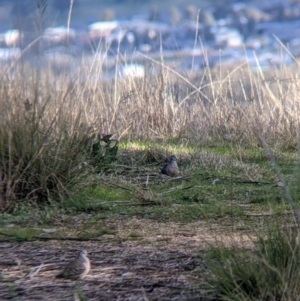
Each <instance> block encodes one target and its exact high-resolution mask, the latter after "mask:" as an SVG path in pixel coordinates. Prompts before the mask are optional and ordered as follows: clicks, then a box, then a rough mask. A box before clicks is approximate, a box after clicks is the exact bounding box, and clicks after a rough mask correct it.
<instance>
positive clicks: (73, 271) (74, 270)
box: [56, 250, 91, 280]
mask: <svg viewBox="0 0 300 301" xmlns="http://www.w3.org/2000/svg"><path fill="white" fill-rule="evenodd" d="M90 269H91V263H90V260H89V259H88V257H87V251H86V250H82V251H80V252H79V253H78V255H77V257H76V258H75V259H73V260H71V261H70V262H69V263H68V264H67V265H66V266H65V267H64V269H63V270H62V272H61V273H60V274H58V275H57V276H56V277H57V278H68V279H72V280H77V279H83V278H84V277H85V276H86V275H87V274H88V273H89V271H90Z"/></svg>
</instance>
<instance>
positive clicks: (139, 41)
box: [0, 0, 300, 75]
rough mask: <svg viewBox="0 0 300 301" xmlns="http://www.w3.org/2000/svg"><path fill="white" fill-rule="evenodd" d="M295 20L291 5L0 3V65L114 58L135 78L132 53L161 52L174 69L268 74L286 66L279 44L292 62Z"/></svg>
mask: <svg viewBox="0 0 300 301" xmlns="http://www.w3.org/2000/svg"><path fill="white" fill-rule="evenodd" d="M299 17H300V1H297V0H272V1H263V0H261V1H234V0H228V1H222V0H213V1H208V0H200V1H196V0H194V1H193V0H189V1H184V0H164V1H151V0H110V1H109V0H106V1H104V0H103V1H101V0H98V1H96V0H74V1H73V0H37V1H35V0H0V61H1V62H2V63H5V64H7V63H10V62H11V60H14V59H15V58H17V57H19V56H20V55H22V58H24V59H26V60H28V61H30V62H32V63H33V64H35V58H36V55H37V54H39V56H40V57H42V58H43V60H44V61H43V62H42V60H40V62H39V66H40V65H41V64H42V65H43V64H44V65H45V64H46V65H47V64H49V63H50V64H51V68H53V70H54V71H55V72H58V73H59V72H60V71H61V70H62V69H64V67H67V68H71V67H72V66H71V64H72V63H71V62H70V61H71V60H73V62H74V59H76V58H80V57H82V56H83V55H87V56H89V55H92V56H94V55H95V54H97V55H104V56H105V57H106V58H108V59H111V58H115V57H116V56H119V55H121V56H122V58H123V60H124V64H127V63H128V62H129V61H130V62H131V63H133V62H134V63H135V64H137V65H135V67H134V69H132V68H131V69H130V68H129V69H128V70H129V71H128V70H127V71H124V72H125V74H126V72H129V73H130V72H134V73H137V75H138V74H140V75H142V74H143V66H138V64H139V63H140V59H141V57H140V54H144V55H147V56H151V57H153V58H155V57H156V56H159V55H160V53H161V51H162V52H163V53H164V56H165V57H166V59H168V60H171V61H172V63H173V65H172V66H173V67H174V68H176V69H178V70H187V69H188V70H191V69H193V70H195V71H197V70H201V69H202V68H204V67H205V66H206V65H207V64H209V65H210V67H213V66H215V65H216V64H219V63H220V61H221V62H222V64H231V63H236V62H243V61H244V60H245V59H246V60H247V61H248V62H250V64H252V65H253V67H254V65H255V64H256V62H257V58H258V59H259V62H260V63H261V66H262V67H263V68H268V67H270V66H280V65H281V64H285V65H286V64H290V63H292V62H293V60H292V59H291V56H290V55H289V56H287V55H283V54H282V51H279V50H280V49H282V47H283V45H284V47H288V49H289V51H290V53H291V54H292V56H294V58H297V57H298V55H299V45H300V39H299V37H300V19H299ZM24 49H26V52H24ZM220 51H221V53H220ZM254 51H255V53H256V56H257V57H255V56H254V55H253V53H254ZM125 57H126V58H125ZM114 64H115V61H113V60H112V61H109V60H108V62H107V65H106V67H107V68H108V69H107V70H109V69H110V68H111V67H112V66H113V65H114ZM73 67H74V66H73ZM139 68H141V69H139ZM132 70H133V71H132Z"/></svg>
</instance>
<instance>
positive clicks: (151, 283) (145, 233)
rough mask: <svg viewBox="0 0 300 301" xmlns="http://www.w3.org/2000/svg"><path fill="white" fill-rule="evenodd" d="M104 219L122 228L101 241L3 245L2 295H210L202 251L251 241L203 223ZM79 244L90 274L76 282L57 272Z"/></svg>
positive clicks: (168, 297) (124, 297)
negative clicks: (61, 276)
mask: <svg viewBox="0 0 300 301" xmlns="http://www.w3.org/2000/svg"><path fill="white" fill-rule="evenodd" d="M106 224H110V226H114V227H115V228H116V229H117V232H116V234H115V235H114V236H110V235H106V236H104V237H103V236H102V237H101V238H100V239H101V240H102V239H103V241H84V242H76V241H68V240H65V241H55V240H53V241H46V242H44V241H33V242H9V243H7V242H6V243H1V244H0V251H1V255H0V269H1V270H2V272H1V274H0V275H2V277H1V278H0V279H1V280H0V299H1V300H11V299H13V300H25V301H27V300H28V301H29V300H30V301H35V300H57V301H60V300H73V301H74V300H97V301H99V300H100V301H101V300H141V301H142V300H145V301H147V300H157V301H158V300H159V301H162V300H213V299H212V296H211V295H210V296H208V295H207V293H206V292H205V290H204V289H203V288H204V287H205V286H206V285H205V281H204V279H203V277H202V275H203V274H204V273H207V272H208V271H207V267H206V265H205V260H204V258H203V256H202V255H201V254H203V250H205V249H206V248H207V246H209V245H212V244H213V243H216V242H220V241H222V242H223V243H225V244H227V245H232V244H235V245H238V246H242V245H243V246H244V247H245V246H246V247H249V246H250V247H251V240H250V239H249V237H248V236H243V235H239V234H238V233H233V232H232V233H230V235H229V234H228V231H227V232H226V231H224V229H220V227H218V225H213V224H210V225H209V226H208V224H207V223H205V222H197V223H192V224H188V225H183V224H176V223H160V222H156V221H149V220H142V219H134V218H131V219H125V218H124V219H120V220H118V221H107V220H106ZM116 238H117V239H116ZM125 238H126V240H125ZM130 238H131V239H132V240H129V239H130ZM79 249H86V250H87V251H88V254H89V258H90V260H91V264H92V270H91V272H90V273H89V275H88V276H87V277H86V278H84V279H83V280H80V281H78V282H74V281H69V280H61V279H57V278H55V275H56V274H58V273H59V271H60V268H61V267H62V266H63V265H64V264H65V263H66V262H67V261H69V260H70V259H71V258H73V257H74V256H75V254H76V253H77V251H78V250H79ZM201 250H202V251H201ZM80 296H84V297H85V298H86V299H84V298H81V299H80ZM215 300H217V299H215Z"/></svg>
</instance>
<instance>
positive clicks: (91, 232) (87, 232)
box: [79, 227, 116, 239]
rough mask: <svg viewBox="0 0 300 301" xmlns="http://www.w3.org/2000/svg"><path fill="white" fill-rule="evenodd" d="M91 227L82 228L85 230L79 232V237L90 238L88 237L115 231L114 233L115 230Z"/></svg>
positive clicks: (112, 233)
mask: <svg viewBox="0 0 300 301" xmlns="http://www.w3.org/2000/svg"><path fill="white" fill-rule="evenodd" d="M93 228H94V227H93ZM93 228H86V227H84V228H83V229H85V230H84V231H83V232H81V233H80V234H79V237H80V238H86V239H90V238H97V237H101V236H103V235H106V234H108V235H115V233H116V231H114V230H111V229H93ZM88 229H89V230H88Z"/></svg>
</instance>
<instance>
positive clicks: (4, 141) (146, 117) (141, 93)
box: [0, 52, 299, 207]
mask: <svg viewBox="0 0 300 301" xmlns="http://www.w3.org/2000/svg"><path fill="white" fill-rule="evenodd" d="M99 57H100V53H98V52H97V53H96V54H95V56H94V58H93V60H92V62H89V60H88V59H87V58H83V60H82V63H81V64H78V62H76V63H75V64H76V65H77V68H76V70H77V71H76V70H71V74H72V75H71V74H70V73H69V71H70V70H68V72H67V71H65V72H61V75H60V76H59V77H58V76H55V74H54V73H53V72H52V71H51V68H50V69H47V68H44V69H37V70H36V69H33V68H31V67H29V66H28V65H26V64H25V63H21V61H16V62H14V63H13V68H8V69H7V71H6V72H5V73H4V74H3V75H2V77H1V87H0V117H1V119H0V120H1V121H0V122H1V130H0V147H1V150H0V154H1V177H2V184H1V186H0V189H1V191H0V192H1V199H0V202H1V203H2V207H5V203H6V202H7V201H8V200H9V199H14V200H16V199H20V198H23V199H24V198H25V199H30V198H31V199H32V197H33V198H34V199H35V200H37V201H39V200H40V198H41V197H42V198H44V199H45V198H46V199H48V200H53V199H54V200H55V199H63V198H64V195H68V191H69V190H70V189H72V190H74V187H81V184H82V179H83V178H84V179H85V180H86V178H87V176H88V175H92V172H91V170H87V169H86V168H81V167H82V163H83V162H85V161H86V160H88V157H87V155H88V150H87V148H88V146H87V141H88V139H90V138H91V137H93V135H97V134H99V133H101V132H102V133H103V132H104V133H114V134H116V137H117V138H118V139H123V140H124V139H129V140H138V139H143V140H152V141H154V140H160V141H165V140H169V139H172V138H173V139H179V138H181V139H185V140H186V142H184V143H191V144H196V145H199V144H201V145H205V144H207V143H210V141H213V140H216V139H218V140H229V141H230V142H232V143H235V144H240V145H241V144H243V145H252V146H253V145H262V141H264V143H265V144H269V145H271V146H272V147H273V146H274V147H275V148H277V149H278V148H281V147H284V148H296V147H297V144H298V141H297V137H298V129H299V117H298V115H299V114H298V113H299V101H298V90H299V79H298V75H297V72H296V71H295V70H291V69H288V68H283V69H282V70H276V69H274V70H272V72H273V74H272V75H271V71H270V72H268V75H265V74H263V73H262V72H258V73H255V74H254V73H253V72H252V71H251V69H250V67H249V66H238V67H236V68H235V69H233V68H227V69H226V68H225V67H217V68H215V69H214V70H212V69H210V68H206V69H205V70H204V71H203V73H202V74H188V73H186V74H184V73H183V74H180V73H178V72H177V71H175V70H173V69H171V68H170V67H169V66H167V65H166V64H164V62H163V60H162V61H160V62H157V61H154V60H153V59H150V58H149V59H148V61H149V62H151V66H155V67H153V68H150V67H148V69H146V73H145V76H144V77H143V78H133V77H122V78H121V77H120V76H119V75H118V74H119V72H118V67H117V69H116V73H115V74H116V76H115V78H114V79H113V80H104V79H103V80H102V75H103V71H102V70H103V69H104V63H105V60H104V59H100V60H99V59H98V58H99ZM120 61H121V59H119V58H118V59H117V63H118V62H119V63H120ZM78 66H79V67H78ZM50 67H51V66H50ZM150 69H151V71H150ZM258 70H259V69H258ZM158 156H159V155H158ZM163 157H165V155H164V156H163ZM156 159H157V158H150V160H154V161H155V160H156ZM33 167H34V168H33ZM66 179H68V180H66ZM75 190H76V189H75ZM20 191H22V193H20ZM24 191H25V193H24ZM37 191H41V193H37Z"/></svg>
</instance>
